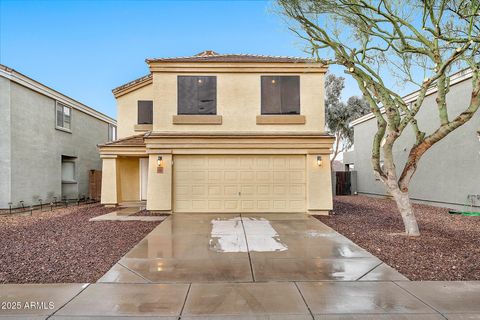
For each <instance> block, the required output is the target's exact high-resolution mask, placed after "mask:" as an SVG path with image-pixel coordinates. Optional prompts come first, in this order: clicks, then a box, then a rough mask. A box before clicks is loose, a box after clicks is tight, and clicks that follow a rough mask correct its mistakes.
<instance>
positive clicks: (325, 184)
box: [307, 154, 333, 213]
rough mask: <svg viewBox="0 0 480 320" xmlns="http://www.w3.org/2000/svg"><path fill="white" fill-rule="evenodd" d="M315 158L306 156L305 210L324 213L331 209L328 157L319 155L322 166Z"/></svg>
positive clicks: (315, 155)
mask: <svg viewBox="0 0 480 320" xmlns="http://www.w3.org/2000/svg"><path fill="white" fill-rule="evenodd" d="M317 156H318V155H317V154H309V155H307V210H308V211H311V212H312V213H316V211H320V212H321V213H326V212H327V211H328V210H332V209H333V200H332V181H331V179H332V174H331V169H330V157H329V155H327V154H323V155H321V157H322V165H321V166H319V165H318V164H317Z"/></svg>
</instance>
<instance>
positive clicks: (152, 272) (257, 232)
mask: <svg viewBox="0 0 480 320" xmlns="http://www.w3.org/2000/svg"><path fill="white" fill-rule="evenodd" d="M324 280H336V281H356V280H407V279H406V278H405V277H403V276H402V275H401V274H399V273H398V272H396V271H395V270H394V269H392V268H390V267H388V266H387V265H385V264H383V263H382V261H380V260H379V259H377V258H376V257H374V256H373V255H371V254H370V253H368V252H367V251H365V250H363V249H362V248H360V247H359V246H357V245H356V244H354V243H353V242H351V241H350V240H348V239H347V238H345V237H344V236H342V235H340V234H339V233H337V232H335V231H334V230H333V229H331V228H329V227H327V226H326V225H324V224H323V223H321V222H320V221H318V220H317V219H315V218H312V217H309V216H307V215H304V214H262V215H259V214H242V215H219V214H216V215H211V214H175V215H172V216H170V217H169V218H167V219H166V220H165V221H164V222H163V223H162V224H160V225H159V226H158V227H157V228H156V229H154V230H153V231H152V232H151V233H150V234H149V235H148V236H147V237H145V238H144V239H143V240H142V241H141V242H140V243H139V244H138V245H137V246H136V247H134V248H133V249H132V250H131V251H130V252H129V253H127V254H126V255H125V256H124V257H123V258H122V259H121V260H120V261H119V263H118V264H117V265H115V266H114V267H113V268H112V270H110V271H109V272H108V273H107V274H106V275H105V276H104V277H103V278H102V279H100V281H101V282H124V283H125V282H154V283H168V282H174V283H191V282H265V281H324Z"/></svg>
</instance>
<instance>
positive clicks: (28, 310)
mask: <svg viewBox="0 0 480 320" xmlns="http://www.w3.org/2000/svg"><path fill="white" fill-rule="evenodd" d="M0 299H1V301H2V310H0V319H7V318H12V319H46V318H49V319H77V320H78V319H103V318H104V317H112V319H113V318H121V317H139V318H141V317H143V318H146V317H160V319H422V320H423V319H427V320H428V319H445V318H446V319H462V320H463V319H480V282H413V281H411V282H410V281H399V282H395V281H363V282H351V281H341V282H339V281H333V282H332V281H324V282H318V281H313V282H310V281H306V282H255V283H253V282H252V283H192V284H133V283H129V284H125V283H95V284H90V285H87V284H45V285H43V284H42V285H9V284H7V285H0ZM8 302H10V303H14V302H15V303H16V302H18V303H20V305H18V306H17V308H16V309H12V308H11V304H10V305H9V304H7V303H8Z"/></svg>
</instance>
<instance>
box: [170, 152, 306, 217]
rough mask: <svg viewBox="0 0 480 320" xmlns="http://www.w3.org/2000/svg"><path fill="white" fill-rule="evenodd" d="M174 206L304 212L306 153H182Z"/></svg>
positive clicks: (176, 172) (182, 208) (195, 209)
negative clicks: (272, 154)
mask: <svg viewBox="0 0 480 320" xmlns="http://www.w3.org/2000/svg"><path fill="white" fill-rule="evenodd" d="M173 168H174V180H173V188H174V210H175V211H176V212H305V202H306V201H305V199H306V196H305V194H306V193H305V189H306V187H305V156H304V155H285V156H283V155H282V156H280V155H274V156H268V155H188V156H187V155H178V156H175V157H174V166H173Z"/></svg>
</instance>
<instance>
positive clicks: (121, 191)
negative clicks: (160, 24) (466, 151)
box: [100, 51, 333, 213]
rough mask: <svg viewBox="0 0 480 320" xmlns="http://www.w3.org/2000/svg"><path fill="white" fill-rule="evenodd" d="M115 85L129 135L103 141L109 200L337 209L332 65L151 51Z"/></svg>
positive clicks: (234, 208) (189, 208) (214, 207)
mask: <svg viewBox="0 0 480 320" xmlns="http://www.w3.org/2000/svg"><path fill="white" fill-rule="evenodd" d="M147 63H148V65H149V67H150V74H149V75H147V76H145V77H142V78H140V79H137V80H135V81H132V82H130V83H127V84H125V85H123V86H121V87H118V88H116V89H114V90H113V93H114V95H115V98H116V99H117V105H118V132H119V138H120V139H119V140H118V141H116V142H113V143H107V144H105V145H103V146H100V154H101V157H102V158H103V180H102V203H103V204H105V205H117V204H119V203H122V202H130V201H139V200H146V206H147V209H148V210H155V211H165V212H307V211H308V212H312V213H327V212H328V211H329V210H331V209H332V190H331V177H330V161H329V156H330V148H331V146H332V143H333V137H331V136H329V135H327V134H326V133H325V131H324V127H325V123H324V122H325V119H324V115H325V111H324V75H325V72H326V67H325V66H324V65H322V64H320V63H316V62H315V61H313V60H310V59H304V58H290V57H272V56H258V55H222V54H217V53H215V52H213V51H205V52H202V53H200V54H198V55H196V56H191V57H181V58H160V59H148V60H147Z"/></svg>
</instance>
